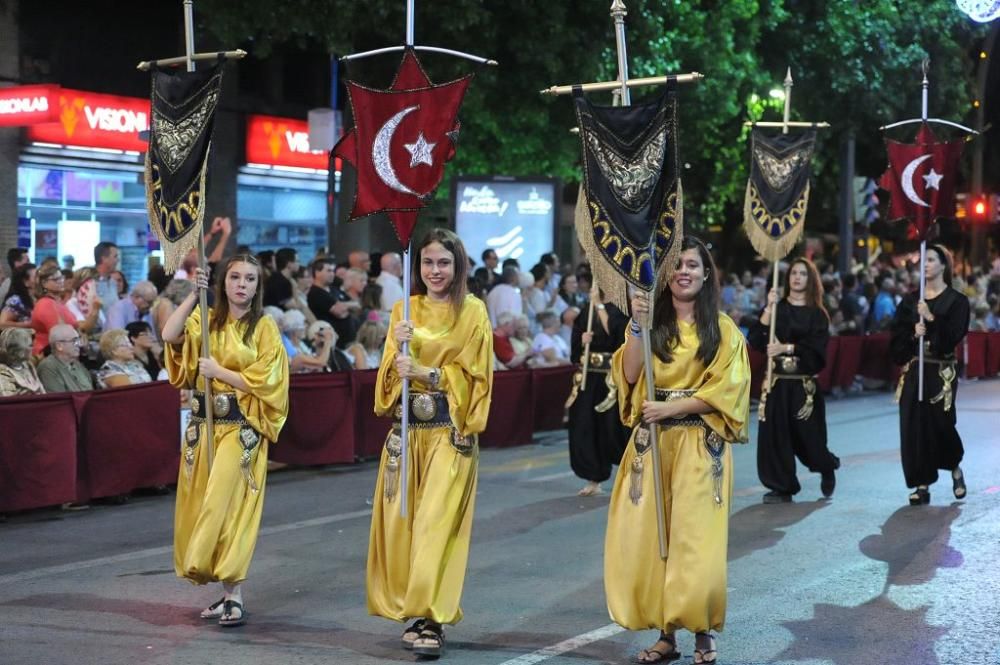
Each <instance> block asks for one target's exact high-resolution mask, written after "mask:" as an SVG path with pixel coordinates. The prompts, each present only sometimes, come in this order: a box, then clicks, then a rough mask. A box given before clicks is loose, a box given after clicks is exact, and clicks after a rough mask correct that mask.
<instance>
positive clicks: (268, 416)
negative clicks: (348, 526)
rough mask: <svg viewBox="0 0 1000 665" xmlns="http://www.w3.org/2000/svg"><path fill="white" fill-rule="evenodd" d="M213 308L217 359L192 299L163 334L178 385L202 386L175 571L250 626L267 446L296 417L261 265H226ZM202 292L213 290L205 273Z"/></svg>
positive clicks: (211, 614)
mask: <svg viewBox="0 0 1000 665" xmlns="http://www.w3.org/2000/svg"><path fill="white" fill-rule="evenodd" d="M219 275H220V280H219V284H218V286H217V288H216V295H215V307H214V308H213V309H211V310H209V331H210V334H209V352H210V353H209V355H210V357H209V358H199V355H200V353H201V325H202V322H201V316H200V312H199V311H198V310H197V308H196V304H197V301H198V295H197V291H195V292H192V293H191V294H190V295H188V297H187V298H185V300H184V301H183V302H182V303H181V304H180V305H179V306H178V307H177V309H176V310H174V312H173V313H172V314H171V315H170V318H168V319H167V322H166V324H165V325H164V327H163V341H164V342H165V346H166V358H165V360H166V363H165V366H166V369H167V372H168V374H169V376H170V383H171V384H173V385H174V386H176V387H178V388H194V389H195V393H194V397H193V398H192V404H191V407H192V408H191V411H192V415H191V423H190V424H189V425H188V427H187V429H186V430H185V432H184V453H183V455H182V459H181V469H180V473H179V476H178V479H177V504H176V509H175V513H174V569H175V571H176V572H177V576H178V577H184V578H187V579H188V580H190V581H191V582H193V583H195V584H207V583H209V582H221V583H222V585H223V588H224V590H225V595H224V596H223V597H222V599H220V600H219V601H218V602H216V603H213V604H212V605H210V606H209V607H208V608H206V609H205V610H204V611H202V613H201V618H203V619H210V620H215V619H217V620H218V622H219V625H221V626H227V627H229V626H239V625H242V624H243V623H245V622H246V615H245V610H244V609H243V593H242V583H243V581H244V580H245V579H246V576H247V569H248V568H249V567H250V559H251V558H252V557H253V551H254V547H255V546H256V544H257V531H258V529H259V528H260V516H261V511H262V510H263V507H264V480H265V478H266V476H267V448H268V445H270V443H273V442H274V441H276V440H277V438H278V433H279V432H280V431H281V427H282V425H284V424H285V418H286V417H287V415H288V359H287V356H286V355H285V347H284V345H283V344H282V343H281V333H279V332H278V327H277V325H276V324H275V323H274V320H273V319H271V318H270V317H268V316H264V315H263V311H262V306H261V299H262V293H263V287H262V285H261V284H260V281H261V280H260V278H261V270H260V266H259V264H258V263H257V260H256V259H255V258H254V257H252V256H248V255H238V256H234V257H231V258H230V259H228V260H227V261H226V262H225V263H224V265H223V266H222V269H221V271H220V272H219ZM196 280H197V285H198V287H199V288H203V289H204V288H208V280H207V278H206V276H205V274H204V273H203V272H202V271H201V270H198V273H197V277H196ZM205 379H211V380H212V395H213V399H212V404H213V406H212V408H213V414H214V418H215V423H214V445H213V449H214V451H213V452H214V456H213V459H212V462H211V465H209V461H208V455H207V452H208V451H207V449H206V445H205V422H204V417H205V409H206V408H207V405H206V404H205V399H204V394H203V393H200V392H198V391H199V390H203V389H204V381H205Z"/></svg>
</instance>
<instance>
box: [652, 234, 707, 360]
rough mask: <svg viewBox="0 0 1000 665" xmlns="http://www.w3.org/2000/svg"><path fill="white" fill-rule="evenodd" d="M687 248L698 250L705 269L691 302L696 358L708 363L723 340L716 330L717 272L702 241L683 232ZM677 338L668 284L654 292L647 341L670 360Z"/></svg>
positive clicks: (683, 243)
mask: <svg viewBox="0 0 1000 665" xmlns="http://www.w3.org/2000/svg"><path fill="white" fill-rule="evenodd" d="M688 249H697V250H698V255H699V256H700V257H701V264H702V266H703V267H704V270H705V281H704V282H703V283H702V285H701V290H700V291H699V292H698V295H697V296H695V301H694V323H695V327H696V328H697V330H698V352H697V354H696V356H695V357H697V358H698V360H700V361H701V362H702V363H704V364H705V365H708V364H709V363H711V362H712V361H713V360H715V354H716V353H718V351H719V343H720V342H721V341H722V331H721V330H720V329H719V290H720V289H719V271H718V270H716V269H715V261H713V260H712V253H711V252H709V251H708V248H707V247H705V244H704V243H703V242H702V241H701V240H698V238H695V237H694V236H690V235H685V236H684V240H683V242H682V243H681V251H682V252H683V251H684V250H688ZM679 341H680V330H679V328H678V325H677V311H676V310H675V309H674V298H673V295H672V294H671V292H670V286H669V285H667V288H665V289H663V291H661V292H660V293H658V294H657V298H656V302H655V303H654V304H653V330H652V334H651V335H650V343H651V344H652V346H653V353H655V354H656V357H657V358H659V359H660V360H662V361H663V362H665V363H669V362H671V361H672V360H673V350H674V349H675V348H676V347H677V343H678V342H679Z"/></svg>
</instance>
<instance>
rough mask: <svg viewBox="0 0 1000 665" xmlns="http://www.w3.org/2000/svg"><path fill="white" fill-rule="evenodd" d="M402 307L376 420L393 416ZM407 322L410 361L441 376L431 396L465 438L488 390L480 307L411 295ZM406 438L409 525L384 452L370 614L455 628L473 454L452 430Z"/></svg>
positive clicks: (474, 427) (480, 422)
mask: <svg viewBox="0 0 1000 665" xmlns="http://www.w3.org/2000/svg"><path fill="white" fill-rule="evenodd" d="M402 309H403V303H402V302H398V303H396V305H395V307H393V310H392V316H391V319H390V321H389V330H390V334H389V337H388V339H387V340H386V344H385V352H384V353H383V354H382V365H381V367H379V371H378V383H377V384H376V387H375V413H376V414H378V415H380V416H385V415H392V413H393V411H394V410H395V406H396V404H397V403H398V402H399V400H400V397H401V394H402V382H401V381H400V378H399V375H398V374H397V373H396V366H395V363H394V359H395V356H396V353H397V351H398V347H397V344H396V341H395V339H393V336H392V332H391V331H392V329H393V328H394V327H395V326H396V324H397V323H398V322H399V321H400V320H401V319H402ZM410 320H411V321H413V324H414V332H413V340H412V341H411V343H410V355H411V356H412V357H413V358H414V359H415V360H416V362H417V363H419V364H420V365H423V366H425V367H438V368H440V369H441V380H440V383H439V385H438V388H437V390H439V391H442V392H445V393H446V394H447V395H448V410H449V413H450V415H451V421H452V423H453V424H454V427H455V428H456V429H457V430H458V431H459V432H460V433H461V434H462V435H465V436H469V435H475V434H478V433H480V432H482V431H483V430H484V429H485V428H486V418H487V416H488V415H489V410H490V397H491V394H492V391H493V331H492V328H491V327H490V320H489V317H488V316H487V314H486V306H485V305H484V304H483V302H482V301H481V300H479V299H478V298H476V297H474V296H471V295H469V296H467V297H466V299H465V302H464V303H463V304H462V309H461V311H460V313H459V315H458V316H457V317H456V316H455V312H454V309H453V308H452V306H451V304H450V303H442V302H435V301H432V300H430V299H429V298H427V297H426V296H413V297H411V298H410ZM410 390H411V392H413V393H417V392H425V391H427V390H429V387H428V386H425V385H423V384H422V383H420V382H418V381H411V383H410ZM411 422H413V420H412V419H411ZM408 440H409V445H408V451H407V452H408V455H407V460H408V461H407V515H406V517H405V518H403V517H402V516H401V515H400V506H399V502H400V496H399V492H397V493H396V494H395V496H394V497H392V498H386V496H385V491H384V490H385V480H386V464H387V461H388V457H389V455H388V453H387V451H386V450H383V452H382V460H381V464H380V465H379V474H378V480H377V481H376V484H375V498H374V501H373V505H374V509H373V511H372V525H371V535H370V540H369V546H368V580H367V582H368V584H367V586H368V612H369V613H370V614H373V615H376V616H382V617H385V618H387V619H393V620H395V621H406V620H407V619H410V618H426V619H430V620H432V621H435V622H437V623H442V624H445V623H446V624H454V623H458V622H459V621H461V620H462V608H461V607H460V602H461V598H462V585H463V584H464V582H465V568H466V563H467V561H468V558H469V539H470V536H471V532H472V513H473V509H474V507H475V500H476V477H477V476H476V469H477V467H478V464H479V447H478V444H476V445H473V447H472V449H471V450H470V451H467V452H461V451H459V450H458V449H456V448H455V447H454V446H453V445H452V432H451V429H450V428H448V427H437V428H433V429H422V428H410V431H409V436H408Z"/></svg>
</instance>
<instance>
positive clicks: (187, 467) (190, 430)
mask: <svg viewBox="0 0 1000 665" xmlns="http://www.w3.org/2000/svg"><path fill="white" fill-rule="evenodd" d="M200 437H201V430H200V428H199V426H198V423H189V424H188V426H187V430H186V431H185V432H184V443H185V445H184V477H185V478H186V479H187V482H188V484H189V485H190V484H191V476H192V475H193V474H194V458H195V451H196V450H197V449H198V439H199V438H200Z"/></svg>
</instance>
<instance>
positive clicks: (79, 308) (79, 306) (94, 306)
mask: <svg viewBox="0 0 1000 665" xmlns="http://www.w3.org/2000/svg"><path fill="white" fill-rule="evenodd" d="M72 288H73V296H72V297H71V298H70V299H69V300H68V301H67V302H66V309H68V310H69V311H71V312H73V316H75V317H76V319H75V320H76V321H77V326H76V328H77V330H79V331H80V332H81V333H83V334H85V335H86V337H88V338H91V339H96V338H97V337H98V336H100V334H101V333H102V332H103V331H104V330H105V329H106V328H107V317H105V316H104V311H103V310H102V309H101V298H100V296H99V295H98V294H97V271H96V270H94V269H93V268H80V269H79V270H77V271H76V272H75V273H74V274H73V284H72Z"/></svg>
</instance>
